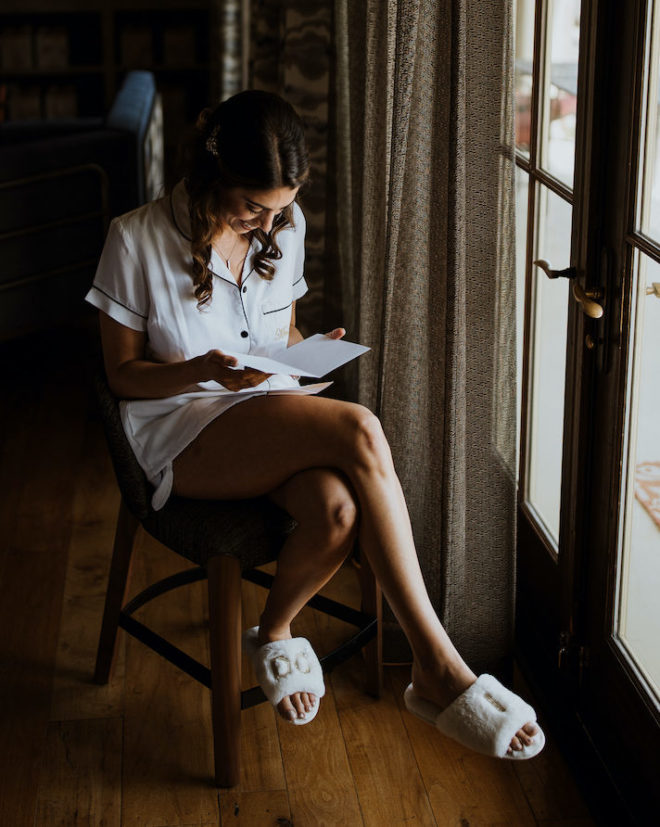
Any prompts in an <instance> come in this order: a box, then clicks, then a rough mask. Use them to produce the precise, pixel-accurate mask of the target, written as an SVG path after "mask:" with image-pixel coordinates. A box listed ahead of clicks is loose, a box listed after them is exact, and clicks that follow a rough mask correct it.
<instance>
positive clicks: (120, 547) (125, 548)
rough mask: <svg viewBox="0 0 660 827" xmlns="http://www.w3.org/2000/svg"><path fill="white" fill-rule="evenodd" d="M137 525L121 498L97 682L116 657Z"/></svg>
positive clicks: (104, 678)
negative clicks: (118, 631)
mask: <svg viewBox="0 0 660 827" xmlns="http://www.w3.org/2000/svg"><path fill="white" fill-rule="evenodd" d="M138 525H139V522H138V521H137V520H136V519H135V517H134V516H133V515H132V514H131V512H130V511H129V510H128V508H127V506H126V504H125V503H124V500H123V499H122V501H121V505H120V506H119V516H118V517H117V528H116V530H115V544H114V549H113V552H112V563H111V564H110V578H109V580H108V591H107V592H106V596H105V609H104V611H103V622H102V625H101V637H100V640H99V649H98V653H97V656H96V669H95V670H94V680H95V681H96V683H107V682H108V680H109V678H110V673H111V671H112V665H113V663H114V658H115V642H116V640H117V629H118V628H119V613H120V611H121V609H122V606H123V605H124V602H125V598H126V591H127V588H128V582H129V576H130V566H131V554H132V552H133V541H134V540H135V534H136V532H137V529H138Z"/></svg>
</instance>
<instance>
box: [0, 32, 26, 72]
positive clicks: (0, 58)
mask: <svg viewBox="0 0 660 827" xmlns="http://www.w3.org/2000/svg"><path fill="white" fill-rule="evenodd" d="M32 58H33V56H32V26H5V27H3V28H2V29H0V67H1V68H2V69H5V70H7V71H10V72H22V71H24V70H25V69H32V67H33V65H34V62H33V59H32Z"/></svg>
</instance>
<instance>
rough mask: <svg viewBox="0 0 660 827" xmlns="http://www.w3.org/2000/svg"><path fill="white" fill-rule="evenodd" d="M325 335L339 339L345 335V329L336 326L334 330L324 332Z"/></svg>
mask: <svg viewBox="0 0 660 827" xmlns="http://www.w3.org/2000/svg"><path fill="white" fill-rule="evenodd" d="M325 335H326V336H328V337H329V338H330V339H341V338H342V337H343V336H345V335H346V330H345V329H344V328H343V327H336V328H335V329H334V330H331V331H330V333H326V334H325Z"/></svg>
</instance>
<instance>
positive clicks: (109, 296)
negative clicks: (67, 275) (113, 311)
mask: <svg viewBox="0 0 660 827" xmlns="http://www.w3.org/2000/svg"><path fill="white" fill-rule="evenodd" d="M92 287H93V288H94V289H95V290H98V291H99V293H103V295H104V296H107V297H108V298H109V299H110V300H111V301H113V302H115V304H118V305H119V306H120V307H123V308H124V309H125V310H128V311H129V312H130V313H133V314H134V315H136V316H139V317H140V318H141V319H148V318H149V316H143V315H142V313H138V312H137V310H133V308H132V307H129V306H128V305H127V304H124V302H120V301H119V299H116V298H115V297H114V296H111V295H110V293H107V292H106V291H105V290H103V288H101V287H99V286H98V284H92Z"/></svg>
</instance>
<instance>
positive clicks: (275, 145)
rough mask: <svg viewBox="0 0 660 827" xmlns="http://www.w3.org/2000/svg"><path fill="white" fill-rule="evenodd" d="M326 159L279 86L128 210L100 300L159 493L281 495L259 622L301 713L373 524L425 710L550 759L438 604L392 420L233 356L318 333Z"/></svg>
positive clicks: (210, 131)
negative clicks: (305, 631) (314, 285)
mask: <svg viewBox="0 0 660 827" xmlns="http://www.w3.org/2000/svg"><path fill="white" fill-rule="evenodd" d="M308 171H309V162H308V156H307V151H306V148H305V142H304V137H303V130H302V125H301V122H300V119H299V118H298V116H297V115H296V113H295V112H294V110H293V109H292V108H291V107H290V106H289V105H288V104H287V103H286V102H285V101H283V100H282V99H281V98H279V97H277V96H275V95H270V94H267V93H264V92H256V91H253V92H242V93H241V94H239V95H236V96H234V97H233V98H230V99H229V100H227V101H225V102H224V103H222V104H220V105H219V106H218V107H217V108H216V109H215V110H213V111H209V110H205V111H204V112H203V113H202V115H201V116H200V119H199V121H198V124H197V137H196V142H195V144H194V147H193V151H192V153H191V157H190V161H189V164H188V170H187V174H186V176H185V179H184V180H183V181H181V182H180V183H179V184H177V186H176V187H175V188H174V190H173V191H172V193H171V194H170V196H169V197H167V198H163V199H159V200H158V201H155V202H153V203H152V204H148V205H146V206H144V207H141V208H140V209H138V210H135V211H134V212H132V213H129V214H128V215H125V216H121V217H120V218H118V219H115V220H114V221H113V222H112V225H111V228H110V231H109V233H108V239H107V241H106V246H105V248H104V252H103V255H102V257H101V261H100V263H99V268H98V271H97V274H96V278H95V281H94V287H93V288H92V289H91V290H90V293H89V294H88V300H89V301H90V302H91V303H92V304H94V305H95V306H96V307H98V308H99V310H100V311H101V313H100V318H101V334H102V340H103V351H104V358H105V366H106V371H107V376H108V380H109V383H110V386H111V388H112V390H113V391H114V393H115V394H116V395H117V396H118V397H120V398H121V399H122V400H124V401H122V402H121V404H120V409H121V413H122V421H123V424H124V428H125V430H126V433H127V436H128V438H129V440H130V442H131V445H132V447H133V450H134V451H135V453H136V456H137V458H138V460H139V462H140V464H141V465H142V467H143V468H144V470H145V472H146V474H147V476H148V477H149V479H150V481H151V482H152V483H153V485H154V489H155V490H154V497H153V506H154V508H160V507H162V505H163V504H164V503H165V501H166V500H167V498H168V496H169V495H170V493H171V492H174V493H176V494H178V495H181V496H183V497H200V498H218V499H239V498H246V497H255V496H260V495H268V496H270V497H271V499H272V500H273V501H274V502H275V503H277V505H279V506H281V507H282V508H283V509H285V510H286V511H287V512H288V513H289V514H291V516H292V517H293V518H294V519H295V520H296V521H297V523H298V527H297V528H296V530H295V531H294V532H293V534H291V536H290V537H289V538H288V539H287V541H286V543H285V545H284V547H283V549H282V551H281V553H280V555H279V559H278V566H277V575H276V577H275V582H274V584H273V587H272V588H271V590H270V593H269V596H268V599H267V601H266V605H265V609H264V612H263V614H262V616H261V618H260V623H259V626H258V627H255V628H254V629H252V630H250V631H249V632H248V633H246V646H247V647H248V648H249V650H250V651H251V653H252V657H253V662H254V663H255V668H256V671H257V674H258V676H259V678H260V682H261V683H262V685H263V686H264V690H265V691H266V692H267V694H268V696H269V698H270V699H271V701H272V702H273V703H274V704H275V705H276V706H277V709H278V711H279V713H280V714H281V715H282V716H283V717H285V718H287V719H288V720H290V721H292V722H294V723H307V722H308V721H310V720H311V719H312V718H313V717H314V715H315V714H316V711H317V709H318V704H319V699H320V697H321V695H322V694H323V691H324V690H323V683H322V678H321V677H320V670H319V667H318V661H317V660H316V657H315V655H314V654H313V652H311V649H310V647H309V645H308V643H307V642H306V641H304V640H302V639H297V640H296V641H294V642H292V641H291V632H290V627H291V622H292V620H293V618H294V617H295V616H296V615H297V614H298V612H299V611H300V609H301V608H302V607H303V606H304V605H305V604H306V603H307V601H308V600H309V599H310V597H311V596H312V595H314V594H315V593H316V592H317V591H318V590H319V589H320V588H321V587H322V586H323V585H324V583H326V582H327V581H328V580H329V579H330V577H331V576H332V575H333V574H334V573H335V571H336V570H337V569H338V568H339V566H340V565H341V564H342V562H343V560H344V559H345V558H346V556H347V554H348V553H349V551H350V549H351V547H352V545H353V542H354V539H355V537H356V535H359V542H360V548H361V550H362V551H363V552H364V553H365V554H366V556H367V558H368V560H369V562H370V564H371V567H372V569H373V571H374V573H375V575H376V577H377V579H378V581H379V583H380V585H381V587H382V589H383V592H384V594H385V596H386V597H387V600H388V602H389V604H390V606H391V607H392V609H393V611H394V613H395V615H396V617H397V619H398V621H399V623H400V624H401V627H402V628H403V630H404V632H405V634H406V636H407V638H408V640H409V642H410V645H411V648H412V651H413V654H414V664H413V668H412V683H411V685H410V686H409V687H408V689H407V691H406V696H405V697H406V704H407V706H408V708H409V710H410V711H411V712H413V713H414V714H416V715H418V716H420V717H422V718H424V719H425V720H428V721H430V722H432V723H435V724H436V726H438V728H440V729H441V730H442V731H444V732H446V733H448V734H450V735H452V736H453V737H456V738H457V739H458V740H460V741H461V742H463V743H465V744H467V745H469V746H471V747H473V748H475V749H478V750H480V751H482V752H486V753H487V754H494V755H499V756H500V757H531V756H532V755H534V754H536V753H537V752H538V751H539V750H540V749H541V748H542V746H543V742H544V737H543V733H542V731H541V730H540V729H539V727H538V726H537V725H536V724H535V720H536V716H535V714H534V711H533V709H531V707H529V706H527V705H526V704H524V703H523V702H522V701H521V700H520V699H519V698H518V697H517V696H515V695H513V693H510V692H508V690H506V689H504V687H502V686H501V684H499V683H498V682H497V681H496V680H495V678H491V677H490V676H481V677H480V678H479V679H478V680H477V677H476V675H475V674H474V673H473V672H472V671H471V670H470V669H469V668H468V666H467V665H466V664H465V662H464V661H463V660H462V658H461V657H460V655H459V654H458V652H457V651H456V649H455V648H454V646H453V645H452V643H451V641H450V640H449V638H448V636H447V634H446V633H445V631H444V629H443V627H442V626H441V624H440V622H439V620H438V618H437V616H436V614H435V612H434V610H433V607H432V606H431V603H430V601H429V598H428V595H427V592H426V589H425V586H424V583H423V580H422V575H421V572H420V569H419V564H418V561H417V556H416V552H415V548H414V544H413V537H412V532H411V528H410V521H409V518H408V512H407V509H406V504H405V502H404V498H403V494H402V491H401V487H400V484H399V481H398V479H397V476H396V473H395V470H394V467H393V464H392V458H391V455H390V450H389V447H388V444H387V441H386V439H385V436H384V435H383V431H382V429H381V427H380V423H379V422H378V420H377V419H376V417H375V416H374V415H373V414H371V413H370V412H369V411H368V410H366V409H365V408H363V407H361V406H360V405H356V404H352V403H348V402H339V401H336V400H332V399H326V398H320V397H318V396H313V395H304V394H303V393H301V389H300V388H299V386H298V382H297V380H296V379H294V378H292V377H288V376H279V375H277V376H267V375H265V374H263V373H260V372H259V371H257V370H253V369H250V368H247V369H238V367H237V365H238V362H237V359H236V358H234V357H232V356H228V355H226V354H225V352H224V351H234V352H239V353H240V352H243V353H246V352H248V351H250V352H255V351H257V350H262V351H266V350H268V348H273V347H275V346H278V345H279V346H285V345H288V346H290V345H291V344H293V343H295V342H298V341H300V340H301V338H302V337H301V335H300V333H299V332H298V330H297V329H296V326H295V325H296V301H297V300H298V299H299V298H300V297H301V296H302V295H304V293H305V292H306V289H307V288H306V284H305V281H304V278H303V257H304V254H303V240H304V229H305V222H304V218H303V215H302V212H301V210H300V208H299V206H298V205H297V203H296V197H297V195H298V192H299V190H300V188H301V187H302V186H303V185H304V183H305V181H306V180H307V177H308ZM328 335H330V336H331V337H333V338H341V337H342V336H343V335H344V330H343V329H337V330H334V331H332V333H330V334H328ZM273 390H279V391H280V393H279V394H277V395H276V394H272V393H271V391H273ZM238 403H240V404H238ZM358 516H359V519H358ZM292 646H293V647H294V649H295V647H298V649H296V651H294V649H291V647H292ZM301 646H302V647H303V648H304V651H302V650H300V647H301ZM296 652H297V654H296ZM296 658H298V660H296ZM300 658H302V660H301V659H300ZM292 661H295V663H296V664H297V666H298V667H299V668H297V669H292V667H291V662H292ZM293 673H295V674H293ZM271 684H272V685H271Z"/></svg>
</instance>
